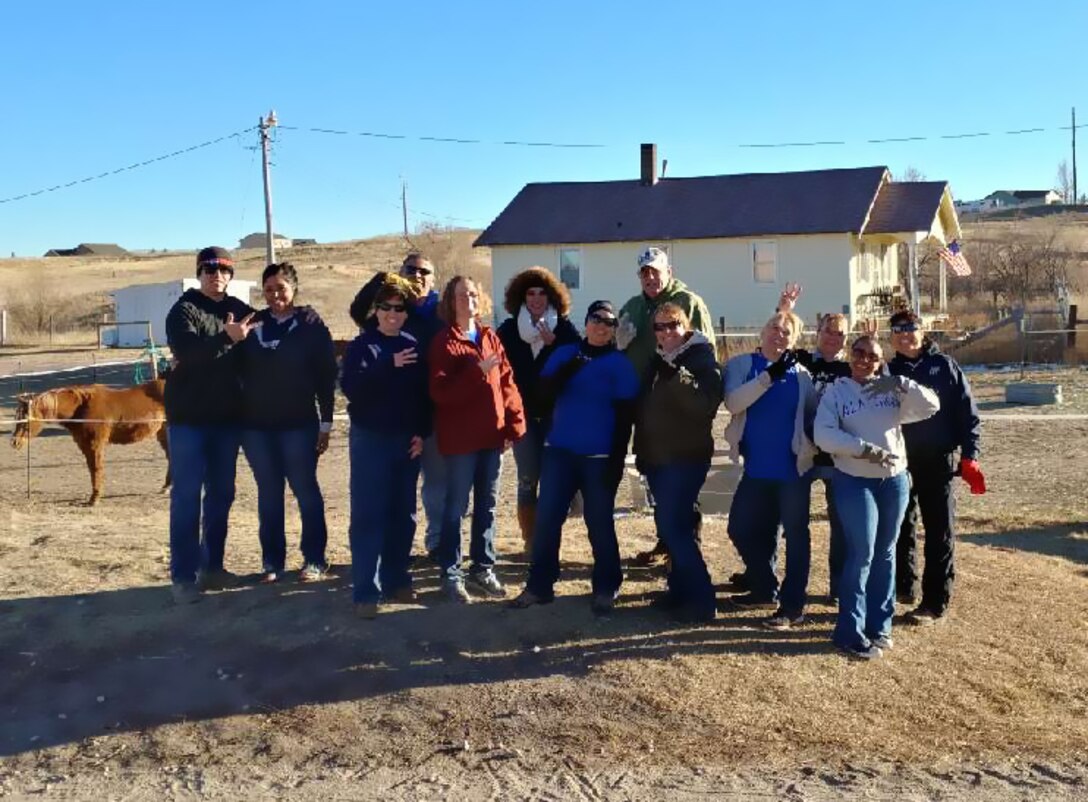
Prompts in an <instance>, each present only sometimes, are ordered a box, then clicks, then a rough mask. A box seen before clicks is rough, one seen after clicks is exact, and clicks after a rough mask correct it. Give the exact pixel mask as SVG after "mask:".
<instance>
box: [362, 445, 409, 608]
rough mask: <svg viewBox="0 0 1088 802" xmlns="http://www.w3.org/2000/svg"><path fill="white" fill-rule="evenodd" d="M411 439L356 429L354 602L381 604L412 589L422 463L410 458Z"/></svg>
mask: <svg viewBox="0 0 1088 802" xmlns="http://www.w3.org/2000/svg"><path fill="white" fill-rule="evenodd" d="M411 440H412V438H411V436H410V435H406V434H396V433H389V432H376V431H373V430H370V429H363V428H361V427H359V426H356V425H354V424H352V427H351V434H350V438H349V441H348V449H349V450H348V453H349V456H350V458H351V480H350V489H351V522H350V524H349V525H348V539H349V541H350V543H351V583H352V600H353V601H355V602H377V601H378V600H379V599H380V598H381V596H382V594H383V593H384V594H385V595H386V596H387V597H388V596H391V595H393V594H394V593H396V592H397V591H398V590H400V589H401V588H406V587H411V586H412V578H411V575H410V574H409V573H408V562H409V556H410V555H411V553H412V539H413V538H414V537H415V534H416V480H417V479H418V478H419V467H420V460H419V459H418V458H416V459H412V458H411V457H409V456H408V449H409V448H410V447H411Z"/></svg>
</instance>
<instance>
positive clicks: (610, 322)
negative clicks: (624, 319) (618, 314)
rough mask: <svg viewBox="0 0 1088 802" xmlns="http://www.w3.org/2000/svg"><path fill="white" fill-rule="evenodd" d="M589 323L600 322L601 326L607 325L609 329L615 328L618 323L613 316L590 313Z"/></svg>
mask: <svg viewBox="0 0 1088 802" xmlns="http://www.w3.org/2000/svg"><path fill="white" fill-rule="evenodd" d="M589 322H590V323H600V324H601V325H602V326H608V328H610V329H614V328H616V326H618V325H619V324H620V322H619V321H618V320H616V318H614V317H605V316H604V315H590V316H589Z"/></svg>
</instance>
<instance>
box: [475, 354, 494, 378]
mask: <svg viewBox="0 0 1088 802" xmlns="http://www.w3.org/2000/svg"><path fill="white" fill-rule="evenodd" d="M476 364H477V365H479V366H480V370H482V371H483V372H484V375H485V376H486V375H487V374H488V373H490V372H491V371H492V370H493V369H495V368H497V367H498V366H499V355H498V354H491V355H489V356H485V357H484V358H483V359H481V360H480V361H479V362H477V363H476Z"/></svg>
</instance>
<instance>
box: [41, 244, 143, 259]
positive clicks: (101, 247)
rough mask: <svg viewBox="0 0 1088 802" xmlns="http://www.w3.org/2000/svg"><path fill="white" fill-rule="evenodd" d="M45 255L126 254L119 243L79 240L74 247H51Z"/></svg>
mask: <svg viewBox="0 0 1088 802" xmlns="http://www.w3.org/2000/svg"><path fill="white" fill-rule="evenodd" d="M45 255H46V256H128V255H129V253H128V251H126V250H125V249H124V248H122V247H121V246H120V245H114V244H113V243H112V242H81V243H80V244H79V245H77V246H76V247H74V248H53V249H52V250H49V251H46V252H45Z"/></svg>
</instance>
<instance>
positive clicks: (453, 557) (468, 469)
mask: <svg viewBox="0 0 1088 802" xmlns="http://www.w3.org/2000/svg"><path fill="white" fill-rule="evenodd" d="M445 460H446V503H445V505H444V506H443V509H442V534H441V536H440V538H439V541H438V566H439V568H441V569H442V575H443V576H444V578H445V579H446V580H458V579H461V576H462V573H461V519H462V518H464V517H465V514H466V513H467V512H468V497H469V494H470V493H471V494H472V534H471V537H470V539H469V557H470V558H471V559H472V570H473V571H485V570H490V569H491V568H493V567H494V565H495V505H496V503H497V502H498V496H499V469H500V467H501V465H502V451H500V450H499V449H497V448H485V449H482V450H480V451H473V452H471V453H469V454H451V455H448V456H446V458H445Z"/></svg>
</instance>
